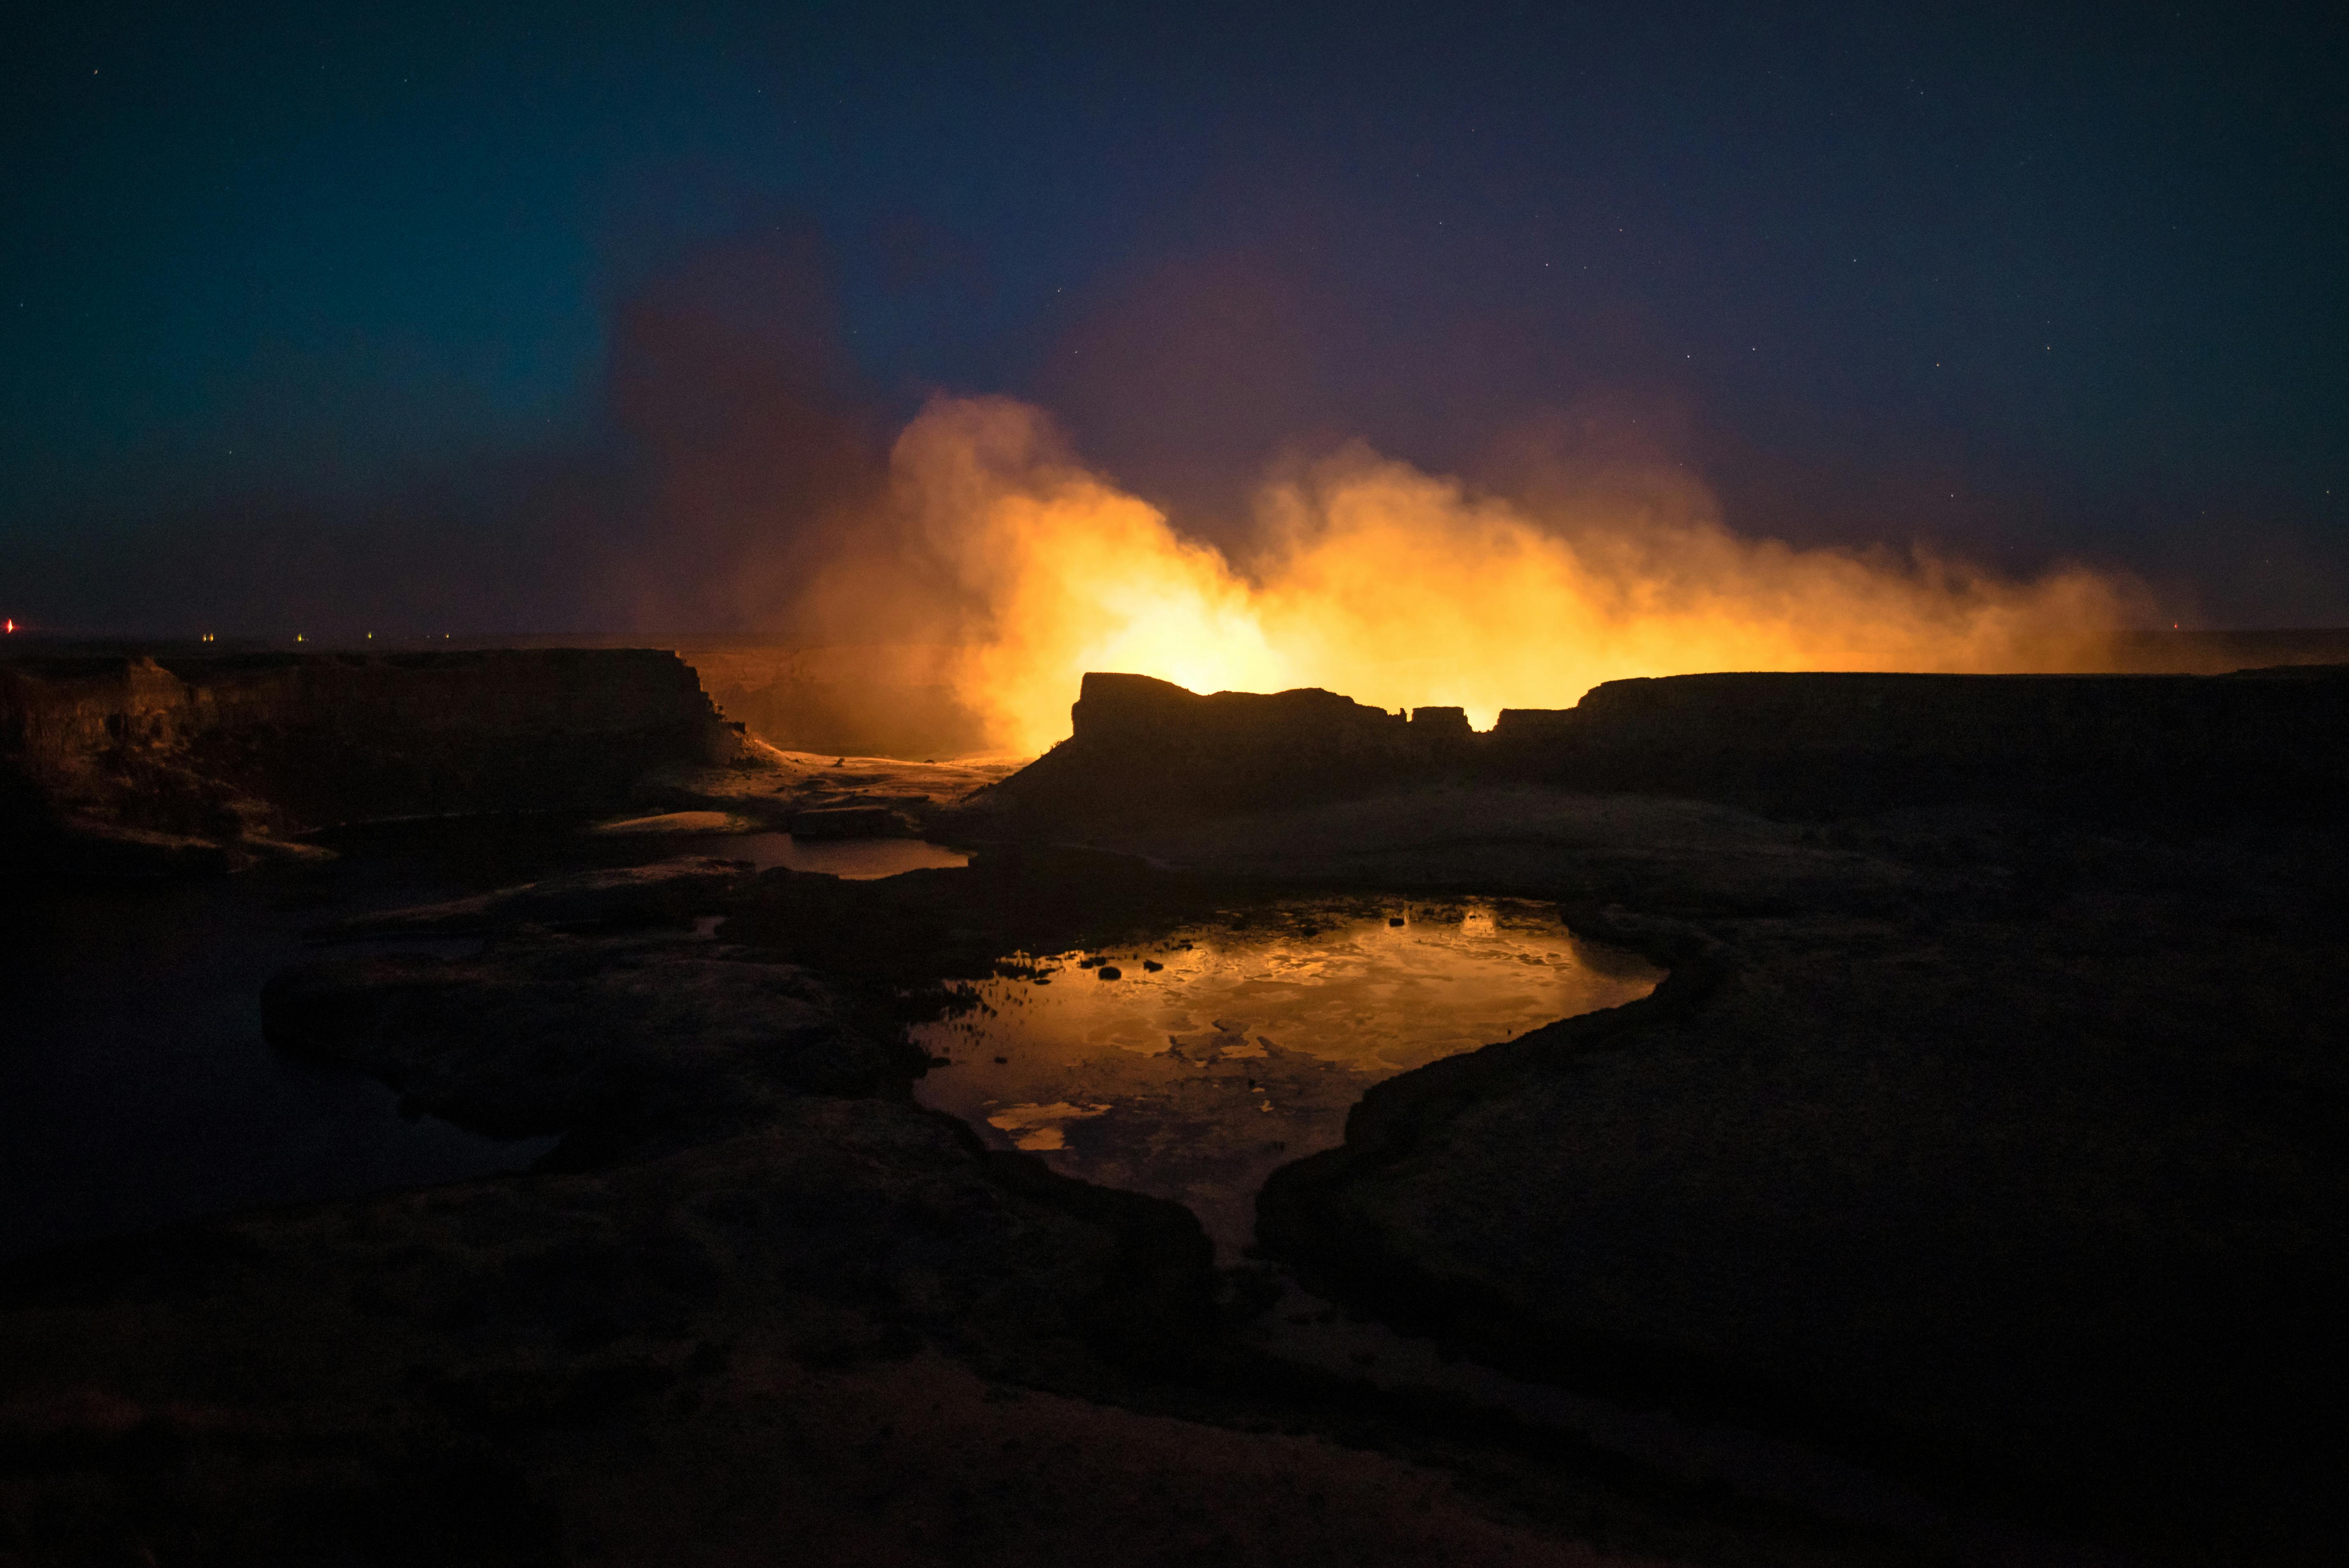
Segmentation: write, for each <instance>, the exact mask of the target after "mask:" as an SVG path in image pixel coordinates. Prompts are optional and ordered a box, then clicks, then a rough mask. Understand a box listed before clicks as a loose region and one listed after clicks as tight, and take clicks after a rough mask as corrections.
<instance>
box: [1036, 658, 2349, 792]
mask: <svg viewBox="0 0 2349 1568" xmlns="http://www.w3.org/2000/svg"><path fill="white" fill-rule="evenodd" d="M1073 717H1074V721H1075V734H1074V735H1073V736H1072V737H1071V738H1070V739H1069V740H1067V741H1065V742H1063V743H1062V744H1061V746H1059V747H1057V748H1054V749H1053V750H1052V751H1051V752H1050V753H1048V754H1047V755H1045V756H1044V757H1043V758H1040V759H1038V761H1037V762H1036V763H1035V764H1033V765H1032V766H1031V767H1030V768H1029V769H1026V770H1025V771H1024V772H1021V773H1019V774H1018V775H1015V776H1014V777H1013V778H1011V779H1008V780H1006V781H1005V782H1004V784H1003V785H1002V786H1000V787H999V789H998V790H997V791H996V795H997V797H998V798H997V799H995V800H993V801H991V802H990V803H989V806H990V809H991V810H994V811H996V812H997V813H999V815H1000V816H1002V817H1004V818H1006V819H1009V820H1018V819H1021V818H1026V819H1030V820H1042V821H1047V822H1049V821H1055V820H1078V819H1085V818H1099V817H1104V816H1108V817H1129V818H1136V819H1145V820H1146V819H1150V818H1154V817H1159V816H1164V815H1166V814H1168V813H1170V812H1173V813H1184V812H1200V811H1219V810H1244V809H1248V808H1254V807H1263V806H1270V805H1276V804H1301V803H1307V802H1311V801H1316V800H1326V799H1340V798H1342V797H1345V796H1349V795H1361V794H1368V793H1371V792H1374V791H1376V790H1378V789H1384V788H1388V787H1391V786H1395V785H1402V784H1411V783H1422V782H1427V781H1431V780H1434V779H1444V778H1454V779H1479V780H1486V781H1494V782H1500V781H1509V782H1525V783H1538V784H1545V785H1549V786H1552V787H1556V788H1562V789H1574V790H1581V791H1590V792H1631V793H1642V794H1658V795H1676V796H1683V797H1690V798H1694V799H1711V800H1720V801H1725V802H1730V803H1733V804H1737V805H1743V806H1750V807H1758V808H1761V809H1764V810H1779V811H1786V812H1792V813H1795V814H1838V813H1845V812H1850V811H1867V810H1883V809H1887V808H1892V807H1900V806H1915V805H1941V804H1951V803H1958V802H1970V803H1976V804H1988V805H2025V806H2036V807H2054V808H2058V809H2064V810H2077V809H2083V808H2085V809H2091V810H2107V809H2113V808H2119V809H2124V810H2137V809H2147V810H2161V811H2177V810H2230V809H2235V808H2243V809H2249V810H2260V811H2283V812H2286V813H2290V814H2306V813H2308V812H2311V811H2317V812H2322V811H2326V810H2334V809H2336V807H2337V802H2338V800H2339V799H2342V798H2343V797H2344V794H2349V666H2342V665H2333V666H2324V667H2309V666H2296V667H2292V668H2286V669H2280V670H2250V671H2243V672H2240V673H2238V674H2235V675H2230V676H1922V675H1842V674H1735V675H1700V676H1666V677H1661V678H1656V679H1648V680H1624V681H1609V682H1608V683H1607V684H1605V685H1603V686H1598V687H1596V688H1594V689H1593V690H1592V691H1591V692H1590V693H1589V694H1588V696H1585V697H1584V698H1583V699H1582V701H1581V702H1580V703H1579V704H1578V705H1577V706H1576V707H1571V708H1563V709H1556V710H1546V709H1525V708H1516V709H1508V710H1505V711H1504V712H1503V713H1502V714H1501V716H1500V721H1499V722H1498V723H1497V724H1496V725H1495V727H1494V728H1493V729H1492V730H1491V731H1490V732H1489V733H1486V734H1483V735H1478V734H1475V733H1473V732H1471V730H1470V729H1469V727H1468V724H1467V721H1466V719H1465V717H1464V716H1463V715H1462V713H1461V711H1460V710H1459V709H1458V708H1436V707H1423V708H1420V709H1418V710H1416V711H1415V712H1413V714H1412V715H1411V716H1410V717H1409V718H1408V720H1406V719H1405V717H1403V716H1402V715H1399V714H1391V713H1386V712H1383V711H1381V710H1380V709H1378V708H1373V707H1363V706H1362V705H1361V704H1359V703H1355V702H1351V701H1349V700H1348V699H1346V698H1344V697H1341V696H1335V695H1333V694H1331V693H1329V692H1325V691H1314V690H1308V691H1290V692H1279V693H1276V694H1272V695H1269V696H1258V695H1253V694H1248V693H1241V692H1218V693H1216V694H1215V695H1214V696H1198V695H1196V694H1195V693H1192V692H1188V691H1185V690H1184V689H1183V688H1182V687H1180V686H1172V685H1169V684H1168V683H1166V682H1164V681H1159V680H1153V679H1150V678H1149V677H1147V676H1126V675H1089V676H1086V677H1085V679H1084V686H1083V693H1082V696H1081V697H1080V699H1079V701H1078V703H1077V705H1076V707H1075V709H1074V713H1073Z"/></svg>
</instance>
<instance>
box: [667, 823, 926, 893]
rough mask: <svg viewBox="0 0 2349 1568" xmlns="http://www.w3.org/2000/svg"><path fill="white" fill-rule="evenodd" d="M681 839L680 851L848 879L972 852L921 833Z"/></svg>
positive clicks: (907, 869)
mask: <svg viewBox="0 0 2349 1568" xmlns="http://www.w3.org/2000/svg"><path fill="white" fill-rule="evenodd" d="M688 837H689V839H690V841H689V842H688V841H680V842H679V844H678V853H680V854H688V853H690V854H697V855H722V856H724V857H725V858H726V859H728V860H735V861H750V863H751V864H752V865H754V866H756V867H758V868H759V870H761V871H762V872H763V871H765V870H767V869H768V868H769V867H771V866H782V867H784V868H786V869H787V870H790V871H795V872H827V873H829V874H831V875H833V876H836V877H839V878H841V879H842V880H843V881H846V882H870V881H872V880H873V879H874V878H875V877H893V876H895V875H896V874H897V873H898V872H922V871H933V870H936V869H938V868H940V867H948V868H951V867H955V866H965V865H968V864H969V863H970V857H969V856H968V855H967V854H965V853H964V852H963V851H960V850H950V849H947V847H946V846H945V845H944V844H933V843H928V842H926V841H923V840H920V839H795V838H793V837H792V835H791V834H789V833H737V834H729V835H725V836H719V835H716V834H711V835H706V836H705V835H699V834H696V835H689V836H688Z"/></svg>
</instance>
